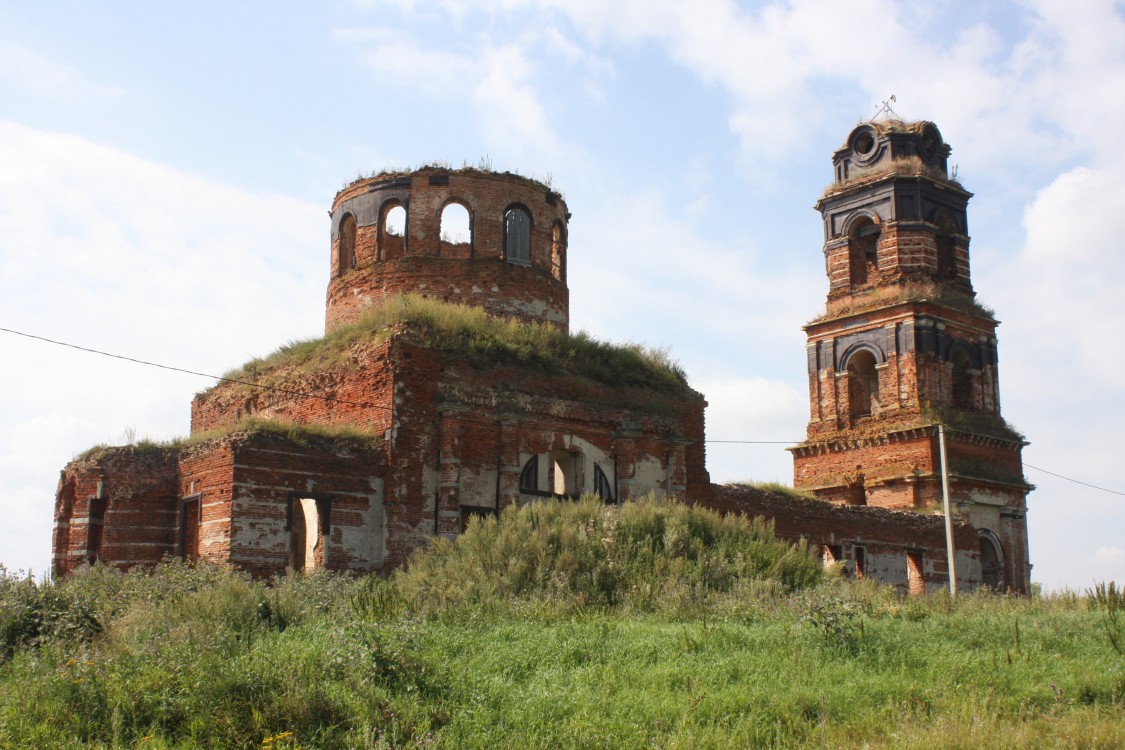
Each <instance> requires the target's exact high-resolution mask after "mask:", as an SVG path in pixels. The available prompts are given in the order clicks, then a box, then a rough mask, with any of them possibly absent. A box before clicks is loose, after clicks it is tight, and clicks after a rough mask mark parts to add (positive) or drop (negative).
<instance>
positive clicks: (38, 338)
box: [0, 327, 1125, 497]
mask: <svg viewBox="0 0 1125 750" xmlns="http://www.w3.org/2000/svg"><path fill="white" fill-rule="evenodd" d="M0 331H3V332H4V333H11V334H13V335H15V336H23V337H24V338H28V339H34V340H36V341H43V342H45V343H48V344H54V345H56V346H65V347H67V348H68V349H76V350H78V351H80V352H88V353H90V354H97V355H100V356H102V357H110V358H112V359H120V360H122V361H125V362H132V363H133V364H138V365H145V366H147V367H157V368H159V369H161V370H170V371H172V372H182V373H184V374H186V375H196V376H198V377H201V378H211V379H213V380H218V381H220V382H223V383H236V384H238V385H245V386H249V387H251V388H261V389H263V390H268V391H275V392H277V393H285V394H288V395H290V396H301V397H303V398H315V399H319V400H321V401H328V402H332V403H337V404H347V405H348V406H360V407H364V408H368V409H382V410H383V411H388V412H392V411H393V410H392V409H391V408H390V407H388V406H383V405H382V404H373V403H368V402H363V401H349V400H347V399H343V398H336V397H335V396H325V395H322V394H319V393H308V392H306V391H298V390H294V389H292V388H281V387H279V386H276V385H268V384H266V383H257V382H254V381H251V380H239V379H238V378H227V377H223V376H222V375H212V374H210V373H206V372H198V371H197V370H188V369H185V368H183V367H173V366H171V365H164V364H160V363H159V362H150V361H148V360H144V359H137V358H135V357H126V356H125V355H123V354H113V353H112V352H105V351H102V350H100V349H92V348H90V347H87V346H79V345H78V344H71V343H68V342H66V341H57V340H55V339H49V338H47V337H46V336H36V335H35V334H31V333H24V332H23V331H16V330H13V329H11V328H3V327H0ZM951 431H953V432H962V431H961V430H951ZM965 434H969V433H965ZM703 442H705V443H724V444H728V445H796V444H797V443H799V442H801V441H799V440H704V441H703ZM1023 465H1024V466H1026V467H1028V468H1029V469H1035V470H1036V471H1041V472H1043V473H1044V474H1050V475H1051V476H1053V477H1057V478H1059V479H1064V480H1066V481H1068V482H1074V483H1075V484H1080V485H1082V486H1083V487H1089V488H1091V489H1095V490H1101V491H1102V492H1109V493H1111V494H1113V495H1121V496H1123V497H1125V492H1120V491H1118V490H1111V489H1109V488H1107V487H1099V486H1098V485H1096V484H1090V483H1089V482H1083V481H1080V480H1078V479H1072V478H1071V477H1067V476H1063V475H1062V474H1056V473H1055V472H1053V471H1048V470H1047V469H1041V468H1039V467H1038V466H1032V465H1031V464H1029V463H1027V462H1026V461H1025V462H1024V463H1023Z"/></svg>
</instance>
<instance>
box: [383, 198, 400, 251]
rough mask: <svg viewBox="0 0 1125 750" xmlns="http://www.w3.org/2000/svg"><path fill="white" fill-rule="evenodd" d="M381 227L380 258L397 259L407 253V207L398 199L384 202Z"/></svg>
mask: <svg viewBox="0 0 1125 750" xmlns="http://www.w3.org/2000/svg"><path fill="white" fill-rule="evenodd" d="M382 214H383V215H382V221H381V222H380V227H379V260H397V259H399V258H401V257H403V256H404V255H405V254H406V208H405V207H403V205H402V204H401V203H399V202H398V201H394V202H392V203H388V204H384V205H383V209H382Z"/></svg>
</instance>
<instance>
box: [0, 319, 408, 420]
mask: <svg viewBox="0 0 1125 750" xmlns="http://www.w3.org/2000/svg"><path fill="white" fill-rule="evenodd" d="M0 331H4V332H5V333H12V334H15V335H16V336H23V337H24V338H29V339H35V340H36V341H45V342H46V343H48V344H55V345H57V346H65V347H67V348H69V349H77V350H78V351H80V352H89V353H90V354H100V355H101V356H103V357H111V358H113V359H120V360H124V361H126V362H132V363H134V364H138V365H147V366H148V367H158V368H160V369H161V370H171V371H172V372H182V373H185V374H187V375H198V376H199V377H201V378H212V379H214V380H218V381H221V382H223V383H237V384H238V385H247V386H250V387H251V388H262V389H263V390H267V391H277V392H278V393H287V394H289V395H290V396H303V397H304V398H316V399H320V400H322V401H331V402H333V403H337V404H347V405H348V406H362V407H366V408H370V409H383V410H384V411H391V409H390V407H388V406H383V405H381V404H371V403H366V402H362V401H348V400H347V399H343V398H336V397H335V396H324V395H321V394H319V393H306V392H305V391H298V390H294V389H292V388H281V387H279V386H276V385H268V384H266V383H256V382H254V381H252V380H239V379H238V378H226V377H223V376H222V375H211V374H210V373H206V372H197V371H196V370H186V369H184V368H183V367H172V366H171V365H162V364H160V363H159V362H149V361H148V360H144V359H136V358H134V357H126V356H125V355H123V354H113V353H112V352H103V351H102V350H100V349H91V348H89V347H86V346H79V345H78V344H69V343H67V342H65V341H56V340H55V339H49V338H47V337H46V336H36V335H34V334H31V333H24V332H23V331H14V330H12V329H11V328H0Z"/></svg>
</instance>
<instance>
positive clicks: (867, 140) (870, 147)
mask: <svg viewBox="0 0 1125 750" xmlns="http://www.w3.org/2000/svg"><path fill="white" fill-rule="evenodd" d="M874 150H875V136H873V135H871V133H869V132H867V131H864V132H862V133H860V134H859V135H858V136H857V137H856V139H855V152H856V153H857V154H859V155H860V156H867V155H868V154H870V153H871V152H872V151H874Z"/></svg>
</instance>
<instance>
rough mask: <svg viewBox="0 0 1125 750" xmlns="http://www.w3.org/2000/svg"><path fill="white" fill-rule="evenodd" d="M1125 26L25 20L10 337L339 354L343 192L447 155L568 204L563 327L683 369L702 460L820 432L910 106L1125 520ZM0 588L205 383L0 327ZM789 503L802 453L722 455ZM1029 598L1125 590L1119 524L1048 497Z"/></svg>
mask: <svg viewBox="0 0 1125 750" xmlns="http://www.w3.org/2000/svg"><path fill="white" fill-rule="evenodd" d="M1122 92H1125V7H1123V5H1122V3H1120V2H1109V1H1100V0H1084V1H1083V2H1081V3H1060V2H1022V3H1015V2H990V1H987V0H985V1H984V2H979V1H978V2H953V1H945V0H937V1H936V2H930V3H926V4H925V5H924V6H920V5H919V4H914V3H899V2H893V1H892V0H858V1H856V2H848V3H840V2H834V1H830V0H817V1H813V2H776V3H734V2H726V1H724V0H697V1H696V2H693V3H690V4H688V3H680V2H657V1H654V0H646V1H642V0H622V1H620V2H614V3H607V2H604V1H601V2H599V1H596V0H567V1H566V2H563V1H562V0H538V1H535V0H499V1H498V2H491V3H487V2H472V1H471V0H451V1H448V2H441V1H440V0H438V1H436V2H411V1H409V0H399V1H397V2H377V1H375V0H371V1H367V2H361V1H359V0H356V1H355V2H335V3H321V4H316V5H314V4H308V3H264V2H261V3H252V2H242V3H240V2H224V3H217V2H199V3H192V4H190V5H189V4H184V5H183V6H182V7H181V6H173V5H172V4H165V3H161V4H155V3H153V4H144V3H129V2H104V3H98V4H92V3H56V2H42V3H19V4H15V3H10V4H6V5H4V6H0V327H4V328H11V329H16V330H20V331H25V332H28V333H33V334H37V335H41V336H47V337H50V338H56V339H60V340H63V341H69V342H73V343H76V344H80V345H83V346H88V347H92V348H98V349H104V350H108V351H112V352H117V353H121V354H125V355H128V356H133V357H138V358H142V359H150V360H154V361H157V362H163V363H167V364H170V365H175V366H179V367H185V368H189V369H194V370H199V371H203V372H214V373H220V372H222V371H225V370H226V369H228V368H230V367H232V366H234V365H237V364H239V363H241V362H242V361H243V360H245V359H246V358H248V357H250V356H253V355H260V354H264V353H267V352H269V351H271V350H272V349H274V348H276V347H277V346H278V345H280V344H283V343H285V342H286V341H289V340H291V339H296V338H307V337H310V336H315V335H317V334H318V332H319V331H320V329H321V325H322V321H323V305H324V292H325V286H326V284H327V280H328V217H327V214H326V212H327V209H328V207H329V205H330V203H331V200H332V196H333V195H334V194H335V192H336V191H337V190H338V189H339V188H340V187H342V186H343V185H344V184H345V183H347V182H349V181H351V180H352V179H354V178H355V177H356V176H357V175H359V174H367V173H370V172H372V171H377V170H380V169H384V168H387V167H402V166H418V165H421V164H424V163H427V162H432V161H435V160H441V161H445V162H448V163H450V164H452V165H453V166H460V165H461V164H463V163H468V164H474V165H475V164H478V163H481V161H482V160H484V161H486V162H487V163H490V164H491V165H492V167H493V168H494V169H498V170H512V171H518V172H520V173H522V174H525V175H528V176H532V177H536V178H539V179H543V180H550V181H551V182H552V184H553V185H554V186H555V187H556V188H557V189H559V190H561V191H562V192H563V193H564V195H565V196H566V198H567V202H568V205H569V207H570V208H571V210H572V212H573V214H574V217H573V219H572V221H571V226H570V259H569V269H570V275H569V276H570V277H569V281H570V288H571V313H572V315H571V318H572V327H574V328H584V329H586V330H588V331H590V332H592V333H594V334H596V335H598V336H600V337H603V338H608V339H611V340H616V341H639V342H643V343H646V344H650V345H654V346H663V347H668V348H669V349H670V350H671V351H672V353H673V354H674V356H675V357H676V358H677V359H678V360H679V361H680V362H681V363H682V364H683V365H684V366H685V368H686V369H687V371H688V373H689V376H690V377H691V380H692V383H693V385H694V386H695V387H696V388H697V389H699V390H701V391H703V392H704V394H706V396H707V397H708V400H709V402H710V407H709V409H708V414H707V419H708V436H709V437H710V438H712V439H718V440H724V439H725V440H793V441H796V440H799V439H800V438H801V437H803V435H804V428H805V421H806V419H807V403H806V393H807V390H806V388H807V386H806V381H805V372H804V335H803V333H802V331H801V325H802V324H803V323H804V322H805V321H807V320H809V319H811V318H812V317H814V316H815V315H816V314H817V313H818V312H819V311H820V310H821V309H822V307H823V303H824V294H825V292H826V290H827V283H826V280H825V277H824V268H823V255H822V253H821V244H822V242H823V237H822V235H821V225H820V219H819V216H818V215H817V213H816V212H815V211H814V210H813V209H812V205H813V204H814V203H815V201H816V199H817V197H819V195H820V193H821V191H822V190H823V189H824V187H825V186H826V185H827V184H828V183H829V181H830V180H831V176H832V173H831V154H832V151H833V150H834V149H835V148H836V147H837V146H839V145H840V144H841V143H842V142H843V140H844V139H845V137H846V136H847V134H848V133H849V131H850V130H851V129H852V127H854V126H855V125H856V124H857V123H858V122H860V121H862V120H865V119H868V118H870V117H871V116H873V115H874V114H875V112H876V108H877V106H878V105H879V103H880V102H881V101H883V100H885V99H887V98H888V97H889V96H890V95H891V94H895V95H896V97H897V98H896V101H895V102H894V108H895V110H896V111H897V112H898V113H899V114H900V115H902V116H903V117H905V118H907V119H930V120H933V121H935V122H936V123H937V124H938V126H939V128H940V129H941V131H942V133H943V135H944V137H945V139H946V140H947V141H948V142H949V143H950V144H951V145H952V147H953V155H952V157H951V163H952V164H956V165H958V175H959V178H960V179H961V181H962V182H963V183H964V184H965V185H966V187H967V188H968V189H969V190H972V191H973V192H974V193H975V194H976V197H975V198H974V199H973V201H972V202H971V203H970V207H969V209H970V213H969V229H970V233H971V235H972V247H971V252H972V262H973V280H974V285H975V287H976V289H977V292H978V295H979V297H980V299H981V300H982V301H983V302H985V303H986V304H989V305H991V306H992V307H994V308H995V309H996V311H997V315H998V317H999V319H1000V320H1001V321H1002V325H1001V327H1000V330H999V335H1000V374H1001V399H1002V404H1003V410H1004V414H1005V416H1006V417H1007V418H1008V419H1009V421H1011V422H1012V423H1014V424H1015V425H1016V426H1017V427H1018V428H1019V429H1021V430H1022V431H1024V432H1025V433H1026V434H1027V436H1028V438H1029V439H1030V440H1031V442H1032V445H1031V446H1030V447H1029V448H1028V449H1027V450H1026V451H1025V460H1026V461H1027V462H1028V463H1029V464H1031V465H1033V466H1037V467H1040V468H1043V469H1047V470H1049V471H1052V472H1055V473H1058V474H1063V475H1066V476H1069V477H1074V478H1077V479H1080V480H1082V481H1085V482H1088V483H1091V484H1095V485H1100V486H1103V487H1108V488H1111V489H1114V490H1117V491H1119V492H1125V479H1122V477H1121V473H1120V471H1119V466H1120V464H1121V461H1120V459H1119V453H1120V451H1119V450H1118V448H1117V446H1118V444H1119V442H1120V441H1119V437H1118V435H1119V432H1120V428H1119V425H1120V423H1121V421H1122V419H1123V418H1125V379H1123V378H1122V376H1121V373H1122V372H1125V347H1121V346H1120V345H1119V344H1117V343H1116V338H1117V336H1116V333H1117V328H1119V327H1120V322H1121V321H1122V320H1123V318H1125V316H1123V314H1122V312H1121V308H1120V304H1121V297H1122V294H1121V292H1122V291H1123V288H1125V281H1123V279H1125V253H1123V252H1122V251H1121V248H1120V243H1119V242H1118V241H1116V236H1115V235H1116V232H1115V230H1116V226H1115V221H1114V220H1115V218H1116V216H1117V214H1119V213H1120V206H1121V205H1125V183H1123V182H1122V180H1121V175H1122V174H1123V173H1125V171H1123V170H1125V149H1122V147H1121V144H1120V134H1121V133H1122V132H1125V96H1122ZM0 347H2V348H0V352H3V359H2V361H3V362H4V367H2V368H0V425H2V426H3V427H4V429H3V430H2V431H0V509H2V510H3V513H4V517H5V519H6V522H5V523H4V524H2V525H0V561H2V562H3V563H4V564H5V565H7V566H8V567H9V568H23V569H27V568H32V569H35V570H43V569H44V568H45V567H46V566H47V564H48V561H49V554H50V553H49V550H50V528H51V512H52V505H53V493H54V489H55V484H56V482H57V478H58V471H59V469H61V468H62V466H63V465H64V464H65V463H66V461H68V460H69V459H70V458H71V457H72V456H73V455H74V454H75V453H77V452H79V451H81V450H83V449H84V448H86V447H88V446H90V445H92V444H95V443H100V442H108V443H120V442H123V441H124V439H125V436H126V435H127V434H129V433H132V432H135V433H136V435H137V436H140V437H145V436H147V437H152V438H155V439H161V438H167V437H172V436H175V435H182V434H185V433H186V432H187V431H188V426H189V403H190V399H191V396H192V394H193V393H194V392H196V391H198V390H202V389H204V388H206V387H208V386H209V385H210V384H211V381H208V380H206V379H203V378H196V377H192V376H187V375H181V374H175V373H169V372H166V371H161V370H155V369H150V368H144V367H139V366H137V365H131V364H127V363H124V362H120V361H115V360H110V359H105V358H101V357H96V356H93V355H90V354H84V353H81V352H77V351H73V350H66V349H63V348H60V347H54V346H50V345H47V344H43V343H39V342H35V341H31V340H27V339H23V338H20V337H17V336H13V335H11V334H4V333H0ZM708 456H709V460H708V463H709V468H710V470H711V473H712V478H713V479H714V480H716V481H727V480H738V479H747V478H752V479H762V480H781V481H786V482H787V481H789V480H790V479H791V474H792V465H791V461H790V458H789V454H788V453H786V452H785V451H784V450H783V449H782V446H776V445H774V446H771V445H756V446H731V445H723V444H712V445H709V446H708ZM1026 474H1027V477H1028V479H1029V480H1030V481H1031V482H1033V483H1035V484H1036V485H1038V487H1039V489H1037V490H1036V491H1035V492H1034V493H1032V495H1031V496H1030V498H1029V505H1030V509H1031V510H1030V513H1029V526H1030V533H1031V556H1032V562H1033V563H1035V565H1036V567H1035V570H1034V573H1033V580H1034V581H1037V582H1040V583H1043V584H1044V585H1046V586H1048V587H1051V588H1055V587H1060V586H1071V587H1079V588H1081V587H1085V586H1088V585H1090V583H1091V582H1092V581H1093V580H1101V579H1116V580H1118V581H1122V580H1125V541H1123V540H1125V497H1123V496H1121V495H1119V494H1111V493H1107V492H1100V491H1097V490H1094V489H1090V488H1085V487H1082V486H1080V485H1077V484H1073V483H1069V482H1066V481H1063V480H1061V479H1057V478H1055V477H1052V476H1050V475H1048V474H1044V473H1041V472H1039V471H1036V470H1033V469H1030V468H1029V469H1027V470H1026Z"/></svg>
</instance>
